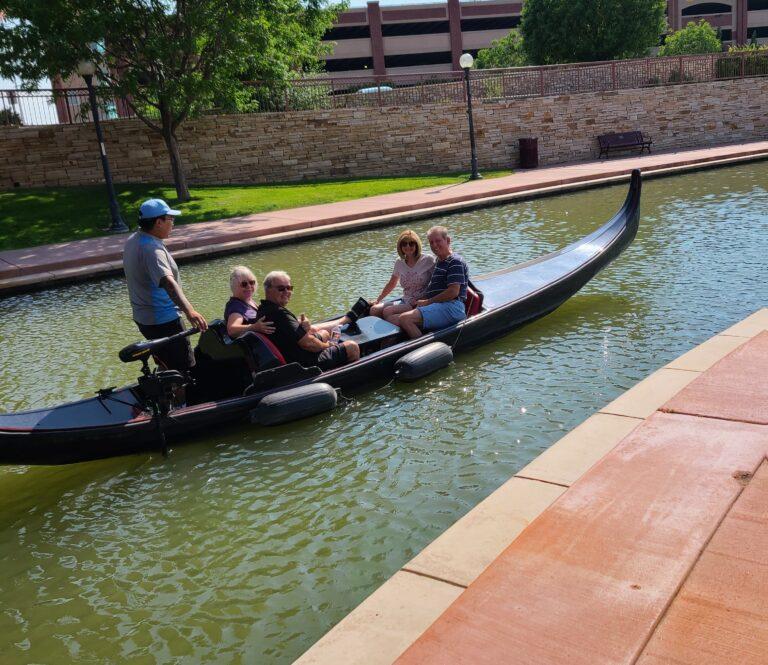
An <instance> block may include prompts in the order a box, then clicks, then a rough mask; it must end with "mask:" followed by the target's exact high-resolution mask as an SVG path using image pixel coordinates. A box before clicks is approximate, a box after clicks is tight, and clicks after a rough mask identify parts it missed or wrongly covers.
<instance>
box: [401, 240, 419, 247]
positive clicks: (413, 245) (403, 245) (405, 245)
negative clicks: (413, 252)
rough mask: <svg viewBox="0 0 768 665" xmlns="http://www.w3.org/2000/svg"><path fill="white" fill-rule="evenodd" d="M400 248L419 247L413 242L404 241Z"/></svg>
mask: <svg viewBox="0 0 768 665" xmlns="http://www.w3.org/2000/svg"><path fill="white" fill-rule="evenodd" d="M400 247H418V245H417V244H416V243H415V242H414V241H413V240H403V242H401V243H400Z"/></svg>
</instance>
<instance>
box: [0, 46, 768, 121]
mask: <svg viewBox="0 0 768 665" xmlns="http://www.w3.org/2000/svg"><path fill="white" fill-rule="evenodd" d="M754 76H768V53H766V52H765V51H758V52H755V53H735V54H729V53H713V54H707V55H691V56H675V57H668V58H643V59H637V60H614V61H609V62H587V63H578V64H567V65H550V66H545V67H516V68H510V69H485V70H482V69H481V70H475V71H473V72H472V74H471V85H472V94H473V97H474V98H475V100H476V101H477V102H478V103H481V104H482V103H483V102H490V101H499V100H504V99H523V98H528V97H541V96H549V95H567V94H577V93H581V92H605V91H610V90H624V89H628V88H644V87H652V86H666V85H681V84H686V83H697V82H705V81H717V80H727V79H737V78H745V77H754ZM246 90H249V91H250V94H244V95H241V96H240V98H239V99H238V103H237V105H235V104H234V103H227V100H223V101H219V102H217V103H216V104H213V105H211V107H210V108H209V109H207V110H206V111H205V112H206V113H211V114H215V113H222V114H232V113H269V112H284V111H304V110H307V111H316V110H322V109H366V108H382V107H388V106H416V105H422V104H455V103H463V102H464V101H465V89H464V83H463V72H436V73H428V74H396V75H392V76H377V75H373V74H371V75H370V76H354V77H334V78H319V77H318V78H306V79H299V80H295V81H292V82H290V83H289V84H287V85H284V86H282V87H267V86H264V85H263V84H260V83H258V82H249V83H248V84H247V87H246ZM99 106H100V113H101V116H102V117H103V118H105V119H107V120H109V119H112V120H118V119H122V118H131V117H135V116H134V114H133V112H132V111H131V110H130V106H129V105H128V104H127V102H126V101H125V100H121V99H112V98H110V97H108V96H103V97H102V98H101V99H100V101H99ZM90 120H91V114H90V108H89V105H88V96H87V91H86V90H85V89H84V88H83V89H68V90H37V91H32V92H20V91H10V90H0V125H3V124H19V121H20V122H21V124H25V125H38V124H43V125H44V124H57V123H64V124H67V123H79V122H89V121H90Z"/></svg>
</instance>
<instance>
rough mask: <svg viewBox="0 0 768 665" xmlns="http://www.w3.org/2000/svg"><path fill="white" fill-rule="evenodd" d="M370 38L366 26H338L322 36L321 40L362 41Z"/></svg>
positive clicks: (368, 28) (369, 32)
mask: <svg viewBox="0 0 768 665" xmlns="http://www.w3.org/2000/svg"><path fill="white" fill-rule="evenodd" d="M370 36H371V28H370V27H369V26H367V25H340V26H338V27H335V28H331V29H330V30H328V31H327V32H326V33H325V34H324V35H323V39H324V40H325V41H329V42H330V41H333V42H338V41H340V40H342V39H364V38H365V37H370Z"/></svg>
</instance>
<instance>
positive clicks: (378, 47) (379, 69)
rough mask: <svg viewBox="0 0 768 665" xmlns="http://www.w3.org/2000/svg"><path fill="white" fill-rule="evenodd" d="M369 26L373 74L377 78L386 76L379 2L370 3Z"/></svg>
mask: <svg viewBox="0 0 768 665" xmlns="http://www.w3.org/2000/svg"><path fill="white" fill-rule="evenodd" d="M368 26H369V28H370V30H371V53H372V54H373V73H374V74H376V75H377V76H384V75H385V74H386V73H387V68H386V65H385V64H384V37H382V35H381V8H380V7H379V3H378V1H377V2H369V3H368Z"/></svg>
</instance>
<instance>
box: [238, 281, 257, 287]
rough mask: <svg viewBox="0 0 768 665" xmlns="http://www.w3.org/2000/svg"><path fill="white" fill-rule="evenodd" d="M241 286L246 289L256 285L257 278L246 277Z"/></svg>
mask: <svg viewBox="0 0 768 665" xmlns="http://www.w3.org/2000/svg"><path fill="white" fill-rule="evenodd" d="M240 286H242V287H243V288H244V289H245V288H247V287H249V286H256V280H255V279H244V280H243V281H242V282H240Z"/></svg>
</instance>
